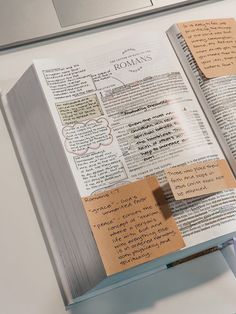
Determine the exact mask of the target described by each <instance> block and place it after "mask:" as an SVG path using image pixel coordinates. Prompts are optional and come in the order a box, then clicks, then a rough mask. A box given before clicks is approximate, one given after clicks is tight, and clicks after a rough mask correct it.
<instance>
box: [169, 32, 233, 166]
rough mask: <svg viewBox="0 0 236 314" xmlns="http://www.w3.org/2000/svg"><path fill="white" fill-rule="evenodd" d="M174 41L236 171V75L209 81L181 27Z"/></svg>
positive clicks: (175, 33)
mask: <svg viewBox="0 0 236 314" xmlns="http://www.w3.org/2000/svg"><path fill="white" fill-rule="evenodd" d="M171 33H172V35H173V41H175V43H176V46H175V48H176V49H177V50H178V53H179V56H180V60H181V62H182V63H183V66H184V67H185V69H186V71H187V74H188V76H189V77H191V79H190V81H191V83H192V86H193V88H194V90H195V91H196V93H197V95H198V97H199V99H200V101H201V103H202V105H203V106H204V110H205V112H206V114H207V115H208V118H209V119H210V120H212V121H211V124H212V127H213V128H214V131H215V133H216V135H217V137H218V138H219V139H220V140H221V144H222V146H223V147H224V150H225V152H226V154H227V157H228V158H229V159H230V163H231V167H232V168H233V169H234V171H236V163H235V160H236V75H230V76H222V77H216V78H212V79H206V78H205V76H204V75H203V73H202V71H201V70H200V69H199V67H198V65H197V63H196V61H195V59H194V58H193V55H192V53H191V52H190V50H189V48H188V46H187V44H186V42H185V40H184V38H183V36H182V35H181V33H180V30H179V29H178V28H174V27H173V28H172V29H171Z"/></svg>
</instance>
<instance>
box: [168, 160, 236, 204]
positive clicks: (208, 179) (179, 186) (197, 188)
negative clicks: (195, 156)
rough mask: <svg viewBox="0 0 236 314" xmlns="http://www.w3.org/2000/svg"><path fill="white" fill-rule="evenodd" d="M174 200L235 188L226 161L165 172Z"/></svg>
mask: <svg viewBox="0 0 236 314" xmlns="http://www.w3.org/2000/svg"><path fill="white" fill-rule="evenodd" d="M165 174H166V177H167V180H168V182H169V184H170V187H171V190H172V192H173V194H174V197H175V199H176V200H182V199H187V198H191V197H196V196H200V195H205V194H210V193H214V192H220V191H223V190H227V189H232V188H236V181H235V178H234V175H233V174H232V172H231V170H230V167H229V165H228V163H227V161H226V160H211V161H206V162H198V163H194V164H191V165H187V166H177V167H173V168H168V169H166V170H165Z"/></svg>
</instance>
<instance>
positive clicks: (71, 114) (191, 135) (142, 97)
mask: <svg viewBox="0 0 236 314" xmlns="http://www.w3.org/2000/svg"><path fill="white" fill-rule="evenodd" d="M35 67H36V70H37V73H38V76H39V79H40V82H41V85H42V88H43V91H44V94H45V97H46V99H47V101H48V104H49V108H50V111H51V114H52V116H53V119H54V121H55V125H56V128H57V130H58V134H59V136H60V139H61V143H62V145H63V146H64V149H65V153H66V156H67V159H68V162H69V164H70V167H71V170H72V173H73V175H74V178H75V182H76V184H77V186H78V190H79V192H80V195H81V196H82V197H88V196H92V195H95V194H96V193H99V192H103V191H107V190H110V189H113V188H117V187H119V186H122V185H125V184H128V183H131V182H135V181H137V180H139V179H142V178H144V177H146V176H151V175H152V176H156V177H157V179H158V181H159V183H160V186H161V188H162V190H163V192H164V194H165V198H166V200H167V202H168V204H169V206H170V209H171V211H172V214H173V217H174V219H175V221H176V223H177V225H178V228H179V229H180V232H181V233H182V235H183V237H184V241H185V243H186V246H187V247H188V246H192V245H196V244H199V243H201V242H205V241H207V240H209V239H212V238H215V237H217V236H220V235H222V234H224V233H225V232H227V233H228V232H231V231H234V230H235V226H236V222H235V220H236V206H235V204H236V202H235V201H236V193H235V192H234V191H223V192H220V193H217V194H216V195H210V196H208V197H204V199H199V198H197V199H194V200H193V199H190V200H184V201H178V202H177V201H175V199H174V197H173V194H172V192H171V190H170V188H169V186H168V184H167V180H166V177H165V174H164V170H165V169H166V168H169V167H173V166H178V165H180V164H186V165H187V164H191V163H193V162H200V161H208V160H218V159H224V154H223V152H222V150H221V148H220V146H219V145H218V143H217V141H216V139H215V137H214V135H213V132H212V130H211V128H210V126H209V124H208V122H207V120H206V118H205V115H204V113H203V112H202V109H201V107H200V105H199V103H198V101H197V99H196V96H195V94H194V93H193V91H192V89H191V87H190V85H189V82H188V80H187V78H186V76H185V74H184V71H183V69H182V67H181V65H180V64H179V62H178V59H177V57H176V55H175V53H174V51H173V49H172V47H171V45H170V43H169V41H168V38H167V37H166V35H165V34H159V33H155V34H153V33H150V34H146V33H145V35H144V36H140V38H138V39H137V38H136V36H134V37H133V38H128V39H126V38H124V40H122V42H119V43H111V44H108V45H107V46H105V47H98V48H97V49H96V54H95V53H94V51H88V50H85V51H84V52H83V51H80V52H79V53H78V54H77V55H75V56H71V57H68V58H67V59H61V60H42V61H37V62H35ZM219 202H220V203H221V204H222V205H221V208H222V210H220V212H219V210H218V209H219V206H218V203H219ZM204 217H207V218H206V219H205V218H204ZM226 222H227V224H226Z"/></svg>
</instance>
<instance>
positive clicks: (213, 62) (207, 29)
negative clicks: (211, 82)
mask: <svg viewBox="0 0 236 314" xmlns="http://www.w3.org/2000/svg"><path fill="white" fill-rule="evenodd" d="M178 27H179V29H180V32H181V34H182V35H183V37H184V39H185V41H186V44H187V46H188V47H189V49H190V51H191V53H192V55H193V57H194V59H195V60H196V62H197V64H198V66H199V68H200V69H201V71H202V72H203V74H204V75H205V77H206V78H213V77H219V76H225V75H234V74H236V21H235V19H233V18H229V19H212V20H198V21H191V22H184V23H179V24H178Z"/></svg>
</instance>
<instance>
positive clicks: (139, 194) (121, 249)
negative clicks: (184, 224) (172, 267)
mask: <svg viewBox="0 0 236 314" xmlns="http://www.w3.org/2000/svg"><path fill="white" fill-rule="evenodd" d="M83 203H84V207H85V210H86V213H87V215H88V218H89V222H90V225H91V229H92V232H93V234H94V237H95V240H96V242H97V245H98V249H99V252H100V255H101V258H102V261H103V264H104V267H105V270H106V273H107V275H112V274H114V273H117V272H120V271H123V270H125V269H128V268H130V267H133V266H136V265H140V264H142V263H145V262H148V261H151V260H153V259H154V258H157V257H160V256H162V255H165V254H169V253H171V252H175V251H176V250H178V249H180V248H182V247H184V241H183V238H182V235H181V233H180V232H179V230H178V227H177V225H176V223H175V221H174V219H173V217H172V215H171V211H170V209H169V208H168V205H167V203H166V201H165V199H164V196H163V193H162V191H161V189H160V185H159V183H158V181H157V180H156V178H155V177H147V178H145V179H143V180H138V181H136V182H133V183H129V184H126V185H123V186H121V187H117V188H115V189H112V190H108V191H105V192H101V193H98V194H95V195H93V196H89V197H84V198H83Z"/></svg>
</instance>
